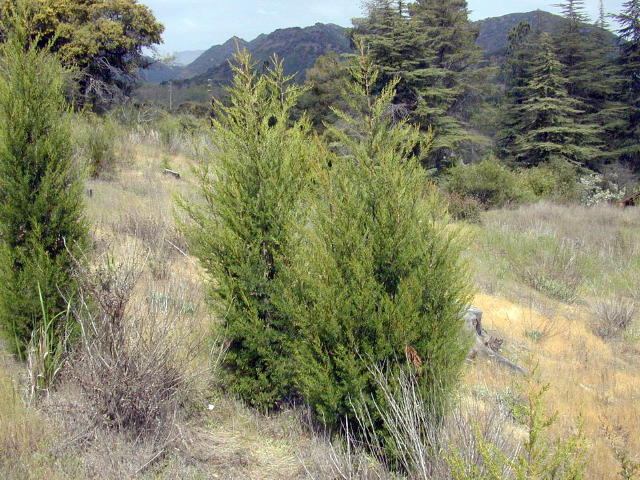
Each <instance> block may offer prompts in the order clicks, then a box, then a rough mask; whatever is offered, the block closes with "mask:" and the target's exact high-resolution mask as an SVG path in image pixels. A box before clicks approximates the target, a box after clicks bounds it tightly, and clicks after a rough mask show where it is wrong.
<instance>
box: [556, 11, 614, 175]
mask: <svg viewBox="0 0 640 480" xmlns="http://www.w3.org/2000/svg"><path fill="white" fill-rule="evenodd" d="M559 6H560V7H561V8H562V11H563V14H564V17H565V19H566V20H567V21H566V24H565V27H564V28H563V29H562V30H561V32H560V33H559V34H558V35H557V36H556V38H555V42H556V45H557V50H556V52H557V54H558V59H559V60H560V62H561V63H562V64H563V66H564V70H563V75H564V76H565V77H566V78H567V91H568V93H569V96H570V97H572V98H574V99H575V100H577V101H578V102H580V103H579V106H580V109H581V110H582V111H583V114H581V115H580V116H579V118H577V119H576V120H577V121H578V122H579V123H581V124H583V125H587V126H589V127H591V128H596V127H597V129H598V130H599V133H598V138H599V140H600V141H601V143H603V144H604V145H609V144H610V143H611V138H612V136H615V135H616V132H617V130H618V129H619V122H618V119H619V116H620V111H621V105H620V103H619V102H617V101H616V97H617V95H618V92H619V90H620V78H619V76H618V75H617V71H616V68H615V65H614V62H613V59H614V57H615V52H614V48H615V46H614V44H613V42H612V41H611V38H610V35H608V32H607V31H606V30H604V28H606V26H607V23H606V16H605V14H604V8H603V7H602V6H601V7H602V8H601V13H600V17H599V19H598V20H597V22H596V24H595V25H589V24H588V22H589V18H588V16H587V15H586V13H585V7H584V1H582V0H565V1H564V2H563V3H562V4H560V5H559ZM598 25H600V26H598ZM602 153H603V154H602V155H601V157H600V158H599V159H598V160H596V159H592V161H591V163H590V165H589V166H590V167H593V168H597V167H598V166H599V164H600V163H602V162H603V161H605V160H606V159H607V157H609V159H610V158H611V157H612V155H611V154H608V155H607V154H606V153H605V152H602Z"/></svg>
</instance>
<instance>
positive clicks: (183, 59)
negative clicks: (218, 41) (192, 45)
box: [173, 50, 206, 67]
mask: <svg viewBox="0 0 640 480" xmlns="http://www.w3.org/2000/svg"><path fill="white" fill-rule="evenodd" d="M205 51H206V50H187V51H185V52H176V53H174V54H173V57H174V59H173V63H175V64H176V65H180V66H182V67H186V66H187V65H189V64H190V63H192V62H194V61H195V60H196V59H197V58H198V57H200V55H202V54H203V53H204V52H205Z"/></svg>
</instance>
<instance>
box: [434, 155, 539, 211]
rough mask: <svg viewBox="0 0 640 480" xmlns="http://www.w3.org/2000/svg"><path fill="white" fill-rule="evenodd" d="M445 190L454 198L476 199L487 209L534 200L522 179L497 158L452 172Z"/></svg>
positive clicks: (454, 168)
mask: <svg viewBox="0 0 640 480" xmlns="http://www.w3.org/2000/svg"><path fill="white" fill-rule="evenodd" d="M444 188H445V190H446V191H447V192H449V193H451V194H456V195H459V196H461V197H470V198H473V199H475V200H477V201H478V202H479V203H480V204H481V205H482V206H483V207H485V208H498V207H504V206H507V205H516V204H519V203H522V202H524V201H528V200H533V199H534V196H533V194H532V193H531V191H530V190H528V189H527V188H525V186H524V185H523V183H522V182H521V181H520V178H519V176H518V175H517V174H516V173H514V172H513V171H511V170H509V169H508V168H507V167H506V166H504V165H501V164H500V163H499V162H498V160H496V159H494V158H489V159H486V160H483V161H482V162H480V163H477V164H473V165H457V166H454V167H452V168H450V169H449V170H448V171H447V175H446V178H445V179H444Z"/></svg>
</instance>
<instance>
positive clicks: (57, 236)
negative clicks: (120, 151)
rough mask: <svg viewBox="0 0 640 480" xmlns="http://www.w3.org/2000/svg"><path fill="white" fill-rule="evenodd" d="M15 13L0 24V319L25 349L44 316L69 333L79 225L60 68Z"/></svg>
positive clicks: (82, 232)
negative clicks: (0, 38) (30, 36)
mask: <svg viewBox="0 0 640 480" xmlns="http://www.w3.org/2000/svg"><path fill="white" fill-rule="evenodd" d="M19 15H20V16H16V17H14V18H13V19H12V20H11V22H10V24H9V25H4V26H3V31H4V33H5V35H6V36H7V38H6V41H5V42H4V43H3V44H2V46H1V47H0V326H1V327H2V330H3V332H4V334H5V335H6V337H7V340H8V343H9V345H10V347H11V350H12V351H13V352H14V353H16V354H17V355H19V356H24V354H25V352H26V349H27V346H28V344H29V342H30V340H31V337H32V334H33V332H34V330H35V329H36V328H37V327H38V326H39V322H42V321H44V320H43V319H44V318H46V319H49V320H48V321H47V324H48V325H47V329H48V332H49V334H51V333H54V334H55V336H56V337H59V336H61V335H66V333H68V332H63V330H67V327H69V324H68V323H67V322H68V319H67V316H65V315H61V313H62V312H65V310H66V307H67V301H68V299H69V298H70V295H71V294H72V293H73V291H74V288H75V287H74V281H73V276H72V258H71V257H72V253H73V252H77V251H78V249H79V248H81V247H82V245H83V244H84V242H85V237H86V225H85V222H84V220H83V201H82V184H81V175H80V174H79V171H78V170H77V169H76V168H75V165H74V161H73V155H72V145H71V142H70V138H71V131H70V128H69V122H68V111H67V106H66V103H65V98H64V86H65V72H64V70H63V68H62V67H61V66H60V64H59V62H58V61H57V59H56V58H55V57H54V56H52V55H51V54H50V53H48V52H47V51H46V50H41V49H38V48H36V46H35V45H34V44H33V43H30V42H29V41H28V35H27V34H26V29H25V27H24V23H25V22H26V18H27V16H28V12H27V10H26V9H22V10H21V11H20V13H19ZM40 293H41V295H42V296H40ZM43 308H44V310H43ZM51 319H56V325H54V326H52V325H51V321H52V320H51ZM54 344H56V345H57V344H58V342H54Z"/></svg>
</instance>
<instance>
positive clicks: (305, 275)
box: [289, 56, 470, 448]
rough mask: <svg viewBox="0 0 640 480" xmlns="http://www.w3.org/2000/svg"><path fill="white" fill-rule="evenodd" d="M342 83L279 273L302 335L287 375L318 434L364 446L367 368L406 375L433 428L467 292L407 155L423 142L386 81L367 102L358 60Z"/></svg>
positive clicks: (366, 66) (433, 203) (460, 350)
mask: <svg viewBox="0 0 640 480" xmlns="http://www.w3.org/2000/svg"><path fill="white" fill-rule="evenodd" d="M353 74H354V81H353V83H352V85H351V86H350V87H349V88H348V91H346V92H345V97H346V101H347V102H348V110H347V111H337V112H336V113H337V115H338V116H339V117H340V121H339V122H338V123H337V124H338V125H342V127H340V128H336V127H330V129H329V135H331V136H332V137H333V138H334V139H335V143H334V145H335V150H336V151H337V152H338V154H336V156H335V158H333V159H332V161H331V162H328V163H329V164H330V168H328V169H327V170H326V171H325V172H324V175H323V176H320V177H319V180H318V186H319V188H318V190H317V198H316V201H315V202H314V204H313V208H309V215H310V216H309V219H308V221H307V222H306V223H305V224H304V225H303V228H302V232H303V236H304V239H305V240H304V242H303V243H302V245H301V246H300V248H299V253H298V255H296V260H295V262H294V265H293V267H292V269H291V271H290V273H289V274H290V275H291V282H290V285H291V292H292V294H291V296H290V298H291V301H290V303H289V305H290V307H291V309H292V310H291V311H292V313H291V315H292V318H296V320H297V322H298V323H299V324H300V328H301V337H300V341H299V342H297V346H296V359H297V361H296V376H297V378H298V380H297V381H298V382H299V385H300V389H301V392H302V394H303V396H304V398H305V400H306V401H307V402H308V404H309V405H310V406H311V407H312V409H313V410H314V412H315V413H316V415H317V416H318V418H320V419H322V420H324V422H325V423H326V424H327V425H328V426H329V427H332V428H339V427H340V426H344V422H347V423H348V424H349V425H348V426H349V432H350V433H351V434H353V433H355V432H358V431H359V432H360V435H361V436H366V434H365V432H364V430H363V429H361V426H360V425H359V422H358V416H359V414H358V411H359V410H360V408H362V407H363V406H365V407H366V409H363V411H366V412H368V414H369V415H370V416H371V417H372V418H371V420H372V422H373V424H374V425H375V428H376V429H379V430H380V432H378V433H380V434H381V436H382V437H383V438H385V437H386V438H387V439H389V438H390V437H389V436H388V435H386V433H385V431H384V422H383V421H382V416H381V414H380V412H381V410H383V409H385V408H387V407H388V405H387V404H386V403H385V397H384V395H383V392H382V391H381V387H380V385H379V383H378V382H376V380H375V378H374V375H373V369H374V368H380V369H383V370H385V371H386V372H387V374H388V378H394V377H396V375H393V373H394V371H395V372H396V373H397V372H398V371H399V369H409V370H412V371H413V373H415V375H414V377H415V378H416V388H418V389H419V390H420V392H421V393H422V394H423V395H424V397H425V398H426V399H428V401H429V402H430V403H432V404H433V406H434V412H435V414H434V416H436V417H438V418H439V417H440V415H441V413H442V412H443V410H444V408H445V407H446V404H447V398H448V396H449V394H450V393H451V392H452V390H453V389H454V386H455V385H456V381H457V380H458V377H459V373H460V371H461V367H462V365H463V362H464V359H465V356H466V353H467V352H468V343H467V342H468V339H467V338H466V336H465V335H464V333H463V330H462V318H461V313H462V312H463V310H464V309H465V306H466V305H467V303H468V301H469V299H470V297H469V292H470V291H469V287H468V281H467V272H466V269H465V267H464V264H463V262H462V260H461V256H460V253H461V249H462V247H463V243H462V242H461V241H460V239H459V238H458V237H459V235H458V233H457V231H456V230H455V229H453V228H452V226H451V225H447V223H448V222H447V218H446V213H445V212H446V206H445V205H443V203H442V202H441V200H440V198H439V197H438V195H437V193H436V191H435V188H434V187H433V186H432V185H430V184H429V183H428V182H427V179H426V173H425V172H424V170H423V169H422V167H421V165H420V162H419V160H418V159H417V158H416V157H415V155H414V153H415V152H425V151H428V150H427V149H428V146H429V143H430V136H429V138H427V139H425V137H424V134H422V133H420V132H419V130H418V129H417V128H414V127H412V126H410V125H407V124H406V123H403V122H398V123H395V122H394V120H393V115H392V104H391V102H392V99H393V98H394V95H395V92H394V88H395V85H396V84H395V83H393V84H392V85H390V86H388V87H387V88H385V89H384V90H383V92H382V93H381V94H380V96H379V97H378V98H373V97H372V95H371V91H370V88H371V86H372V85H375V84H376V76H377V74H376V72H375V70H374V69H373V67H372V65H371V63H370V61H369V60H367V59H366V57H364V56H362V57H361V58H360V60H359V63H358V65H357V66H356V67H355V68H354V71H353ZM421 144H422V145H421ZM360 402H364V405H363V404H362V403H360ZM388 446H389V447H390V448H391V447H392V446H391V445H388Z"/></svg>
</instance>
